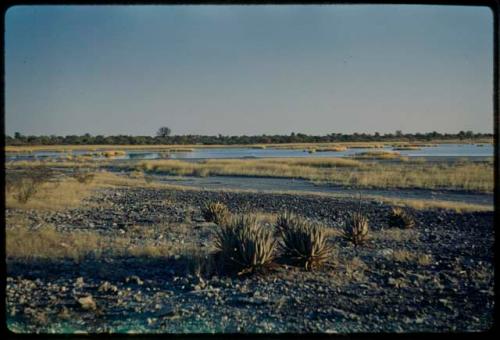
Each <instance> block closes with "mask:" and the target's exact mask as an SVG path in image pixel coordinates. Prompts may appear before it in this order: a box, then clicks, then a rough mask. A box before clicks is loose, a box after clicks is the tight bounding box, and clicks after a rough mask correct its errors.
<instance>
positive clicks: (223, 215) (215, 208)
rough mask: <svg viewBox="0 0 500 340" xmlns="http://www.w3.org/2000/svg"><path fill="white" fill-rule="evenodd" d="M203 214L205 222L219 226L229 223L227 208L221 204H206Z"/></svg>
mask: <svg viewBox="0 0 500 340" xmlns="http://www.w3.org/2000/svg"><path fill="white" fill-rule="evenodd" d="M202 214H203V218H204V219H205V221H207V222H214V223H215V224H217V225H222V224H225V223H227V222H228V219H229V216H230V213H229V209H228V208H227V206H226V205H225V204H224V203H220V202H215V203H214V202H212V203H208V204H206V205H205V206H204V207H203V208H202Z"/></svg>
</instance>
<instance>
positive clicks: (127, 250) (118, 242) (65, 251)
mask: <svg viewBox="0 0 500 340" xmlns="http://www.w3.org/2000/svg"><path fill="white" fill-rule="evenodd" d="M195 249H196V247H195V246H194V245H193V244H182V245H181V244H179V243H177V242H176V243H172V242H168V241H163V242H158V241H154V240H152V239H146V240H145V241H144V242H143V243H140V244H136V243H134V242H133V238H131V237H129V236H127V235H124V236H116V235H113V236H109V235H103V234H99V233H98V232H96V231H81V230H79V231H76V230H75V231H71V232H62V231H58V230H57V229H56V228H55V227H54V226H52V225H43V226H41V227H39V228H38V229H36V230H32V229H29V228H27V227H26V226H24V225H21V226H11V227H8V228H7V229H6V255H7V258H17V259H24V260H31V259H57V258H70V259H73V260H76V261H79V260H81V259H82V258H84V257H85V256H88V255H93V256H95V257H100V256H102V255H103V254H107V255H112V256H124V255H127V256H147V257H167V256H173V255H177V254H180V253H183V252H187V251H188V250H189V251H194V250H195Z"/></svg>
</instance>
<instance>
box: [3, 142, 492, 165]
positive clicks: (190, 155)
mask: <svg viewBox="0 0 500 340" xmlns="http://www.w3.org/2000/svg"><path fill="white" fill-rule="evenodd" d="M373 150H384V151H393V148H392V147H385V148H383V149H368V148H367V149H347V150H346V151H338V152H334V151H327V152H314V153H309V152H307V151H304V150H303V149H297V150H287V149H274V148H267V149H252V148H205V149H204V148H200V149H194V150H193V151H188V152H171V153H170V156H169V158H170V159H217V158H219V159H220V158H226V159H229V158H273V157H304V158H307V157H349V156H352V155H354V154H357V153H361V152H366V151H373ZM91 152H92V151H90V150H78V151H73V152H72V153H71V155H73V156H79V155H84V154H87V153H91ZM397 152H399V153H400V154H401V155H404V156H408V157H434V156H435V157H492V156H493V145H491V144H486V145H483V146H481V147H480V146H478V145H477V144H439V145H437V146H434V147H423V148H421V149H420V150H399V151H397ZM66 155H68V154H67V153H62V152H53V151H36V152H33V153H29V154H26V153H18V154H15V153H8V154H6V160H7V161H17V160H42V159H51V158H53V159H58V158H61V157H66ZM93 158H94V159H96V160H97V159H106V158H105V157H104V156H94V157H93ZM163 158H165V157H164V155H163V153H162V152H156V151H127V152H126V154H125V155H121V156H116V157H113V158H112V159H117V160H126V159H130V160H133V159H136V160H140V159H163Z"/></svg>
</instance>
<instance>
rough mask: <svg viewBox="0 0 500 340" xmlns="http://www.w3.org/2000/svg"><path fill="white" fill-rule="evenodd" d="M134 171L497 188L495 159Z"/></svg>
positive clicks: (168, 166)
mask: <svg viewBox="0 0 500 340" xmlns="http://www.w3.org/2000/svg"><path fill="white" fill-rule="evenodd" d="M131 168H132V169H134V170H143V171H147V172H158V173H166V174H170V175H184V176H186V175H188V176H224V175H226V176H227V175H232V176H260V177H284V178H299V179H306V180H311V181H315V182H324V183H332V184H337V185H346V186H353V187H359V188H423V189H454V190H471V191H481V192H492V191H493V164H492V163H491V162H464V161H460V162H441V163H427V162H422V161H418V162H412V161H404V162H377V161H360V160H356V159H346V158H314V159H293V158H281V159H259V160H239V159H238V160H233V159H231V160H207V161H201V162H196V163H195V162H185V161H179V160H154V161H140V162H138V163H136V164H134V165H132V166H131Z"/></svg>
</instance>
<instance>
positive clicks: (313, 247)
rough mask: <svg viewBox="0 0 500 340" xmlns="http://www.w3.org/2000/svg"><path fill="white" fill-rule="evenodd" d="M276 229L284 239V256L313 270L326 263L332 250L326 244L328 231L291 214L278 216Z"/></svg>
mask: <svg viewBox="0 0 500 340" xmlns="http://www.w3.org/2000/svg"><path fill="white" fill-rule="evenodd" d="M276 227H277V229H278V230H279V232H280V234H281V236H282V237H283V242H282V244H281V249H282V251H283V255H285V256H286V257H287V258H290V259H291V260H293V261H295V262H297V263H300V264H301V265H302V266H304V267H305V268H306V270H311V269H314V268H317V267H319V266H320V265H322V264H323V263H325V262H326V260H327V259H328V257H330V255H331V253H332V249H331V248H330V247H329V246H328V244H327V242H326V231H325V229H324V228H323V227H322V226H320V225H318V224H313V223H310V222H308V221H306V220H305V219H302V218H299V217H296V216H294V215H292V214H290V213H285V214H282V215H280V216H278V220H277V223H276Z"/></svg>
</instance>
